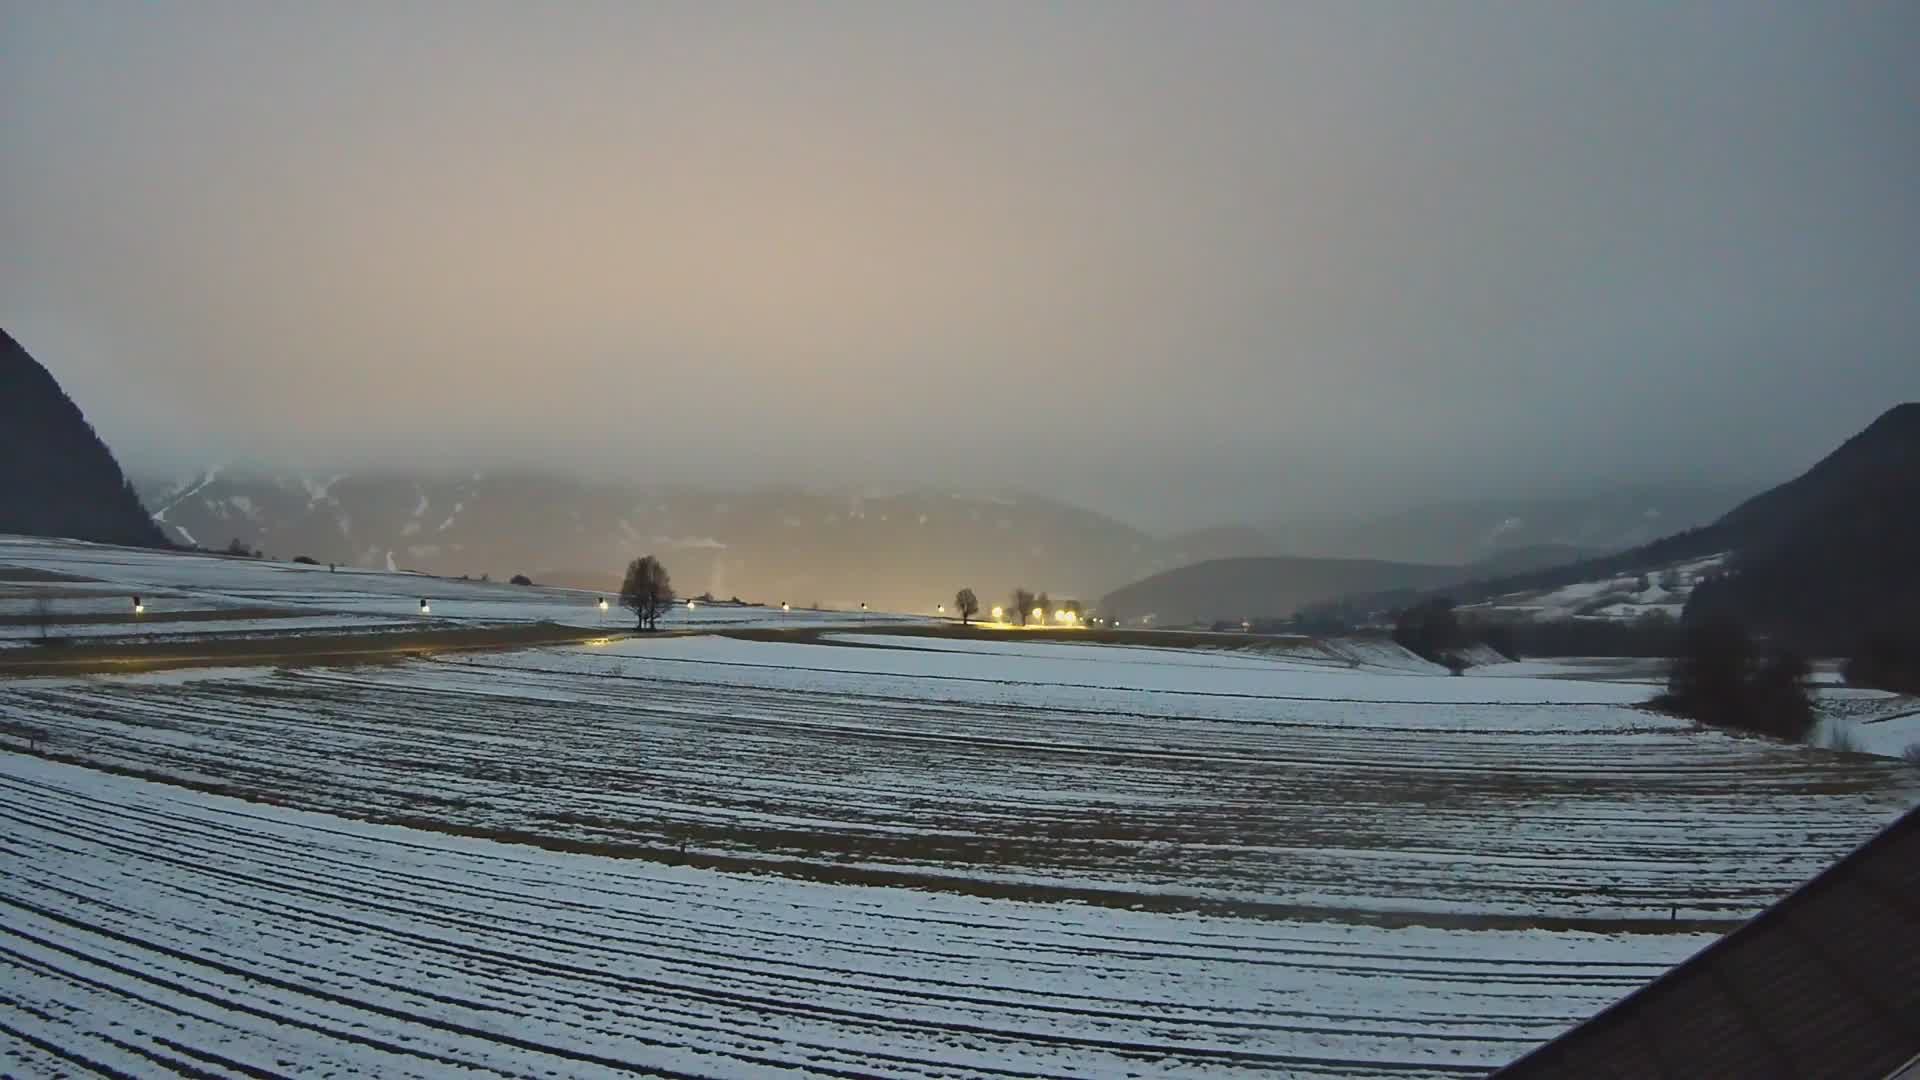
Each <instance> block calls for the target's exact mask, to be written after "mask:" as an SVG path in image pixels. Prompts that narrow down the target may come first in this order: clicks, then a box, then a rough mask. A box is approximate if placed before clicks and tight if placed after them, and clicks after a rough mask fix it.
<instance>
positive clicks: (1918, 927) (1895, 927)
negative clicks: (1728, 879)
mask: <svg viewBox="0 0 1920 1080" xmlns="http://www.w3.org/2000/svg"><path fill="white" fill-rule="evenodd" d="M1896 1074H1898V1075H1902V1076H1905V1075H1914V1076H1920V807H1916V808H1915V809H1913V810H1910V811H1909V812H1908V813H1907V814H1906V815H1905V816H1903V817H1901V818H1900V819H1899V820H1898V821H1895V822H1894V823H1893V824H1891V825H1889V826H1887V827H1886V828H1885V829H1883V830H1882V831H1881V832H1880V833H1879V835H1877V836H1875V837H1874V838H1873V839H1871V840H1869V841H1867V842H1866V843H1865V844H1862V845H1861V846H1860V847H1859V848H1858V849H1856V850H1855V851H1853V852H1852V853H1851V854H1849V855H1847V856H1846V857H1845V858H1842V859H1841V860H1840V861H1839V862H1837V863H1835V864H1833V865H1832V866H1831V867H1828V868H1827V870H1826V871H1825V872H1823V873H1821V874H1820V875H1819V876H1818V877H1815V878H1814V879H1813V880H1812V881H1809V882H1807V883H1806V884H1805V885H1802V886H1801V887H1800V888H1799V889H1797V890H1795V891H1794V892H1793V893H1792V894H1790V895H1788V896H1787V897H1786V898H1785V899H1783V900H1781V901H1780V902H1779V903H1777V904H1774V905H1773V906H1772V907H1770V908H1768V909H1767V910H1765V911H1763V912H1761V913H1760V914H1759V915H1757V916H1755V917H1754V918H1753V919H1752V920H1750V921H1749V922H1747V923H1746V924H1745V925H1743V926H1741V927H1740V928H1739V929H1737V930H1735V931H1733V932H1732V933H1730V934H1728V935H1727V936H1726V937H1724V938H1721V939H1720V940H1719V941H1716V942H1714V943H1713V944H1712V945H1709V946H1707V947H1706V948H1705V949H1702V950H1701V951H1700V952H1699V953H1697V954H1695V955H1694V956H1693V957H1692V958H1691V959H1689V960H1687V961H1686V962H1684V963H1682V964H1680V965H1679V966H1678V967H1675V968H1674V969H1673V970H1671V971H1669V972H1667V973H1666V974H1664V975H1662V976H1660V977H1659V978H1658V979H1655V980H1654V981H1652V982H1650V983H1648V984H1647V985H1645V986H1643V987H1641V988H1640V989H1638V990H1635V991H1634V992H1633V993H1631V994H1628V995H1627V996H1626V997H1624V998H1622V999H1621V1000H1619V1001H1617V1002H1615V1003H1614V1004H1612V1005H1610V1006H1608V1007H1607V1008H1606V1009H1604V1010H1602V1011H1601V1012H1599V1013H1597V1014H1596V1015H1594V1016H1593V1017H1592V1018H1591V1019H1589V1020H1587V1021H1586V1022H1585V1023H1583V1024H1581V1025H1579V1026H1578V1027H1575V1028H1573V1029H1572V1030H1571V1031H1568V1032H1566V1033H1565V1034H1563V1035H1561V1036H1560V1037H1559V1038H1557V1039H1554V1040H1553V1041H1551V1042H1549V1043H1546V1044H1545V1045H1543V1046H1541V1047H1539V1048H1537V1049H1535V1050H1534V1051H1533V1052H1531V1053H1529V1054H1527V1055H1526V1056H1525V1057H1522V1058H1520V1059H1519V1060H1518V1061H1515V1062H1514V1063H1513V1064H1511V1065H1508V1066H1507V1067H1506V1068H1504V1069H1501V1070H1500V1071H1498V1072H1497V1073H1495V1074H1494V1075H1495V1076H1496V1077H1499V1078H1502V1080H1523V1078H1527V1077H1536V1076H1539V1077H1546V1076H1551V1077H1589V1076H1591V1077H1619V1078H1624V1077H1636V1078H1637V1077H1668V1078H1673V1080H1680V1078H1690V1077H1706V1076H1716V1077H1717V1076H1729V1077H1731V1076H1737V1077H1743V1078H1763V1077H1804V1076H1819V1077H1830V1078H1834V1080H1849V1078H1855V1077H1858V1078H1862V1080H1866V1078H1872V1080H1886V1078H1889V1077H1893V1076H1895V1075H1896Z"/></svg>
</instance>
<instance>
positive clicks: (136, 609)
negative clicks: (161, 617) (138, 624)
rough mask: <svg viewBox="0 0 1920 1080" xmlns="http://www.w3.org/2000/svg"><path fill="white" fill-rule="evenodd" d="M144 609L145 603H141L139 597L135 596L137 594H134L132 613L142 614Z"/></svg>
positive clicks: (145, 608) (145, 607)
mask: <svg viewBox="0 0 1920 1080" xmlns="http://www.w3.org/2000/svg"><path fill="white" fill-rule="evenodd" d="M146 610H147V605H145V604H143V603H141V602H140V598H139V597H137V596H136V597H134V598H133V613H134V614H135V615H142V614H145V613H146Z"/></svg>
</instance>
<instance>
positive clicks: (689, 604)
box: [687, 600, 700, 611]
mask: <svg viewBox="0 0 1920 1080" xmlns="http://www.w3.org/2000/svg"><path fill="white" fill-rule="evenodd" d="M699 606H700V602H699V601H697V600H689V601H687V610H688V611H692V610H694V609H695V608H697V607H699Z"/></svg>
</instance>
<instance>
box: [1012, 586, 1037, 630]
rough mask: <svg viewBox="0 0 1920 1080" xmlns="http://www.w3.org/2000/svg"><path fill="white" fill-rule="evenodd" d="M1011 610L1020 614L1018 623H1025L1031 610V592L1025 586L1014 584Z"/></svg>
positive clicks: (1022, 624)
mask: <svg viewBox="0 0 1920 1080" xmlns="http://www.w3.org/2000/svg"><path fill="white" fill-rule="evenodd" d="M1013 610H1014V613H1015V614H1017V615H1019V616H1020V625H1021V626H1025V625H1027V615H1028V614H1029V613H1030V612H1032V611H1033V594H1032V593H1030V592H1028V591H1027V588H1026V586H1024V585H1020V586H1016V587H1015V588H1014V590H1013Z"/></svg>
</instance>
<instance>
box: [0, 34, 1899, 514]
mask: <svg viewBox="0 0 1920 1080" xmlns="http://www.w3.org/2000/svg"><path fill="white" fill-rule="evenodd" d="M1916 55H1920V5H1916V4H1912V3H1869V2H1836V3H1825V4H1807V3H1785V4H1773V3H1766V2H1762V0H1729V2H1724V3H1694V4H1687V3H1678V4H1675V3H1644V4H1643V3H1634V2H1629V0H1606V2H1593V3H1587V4H1579V5H1571V4H1558V3H1549V2H1526V3H1517V2H1516V3H1498V2H1493V0H1487V2H1476V3H1435V4H1403V3H1388V2H1380V3H1366V2H1359V0H1354V2H1348V0H1339V2H1327V3H1281V2H1271V3H1269V2H1260V3H1230V2H1207V3H1172V2H1169V3H1128V2H1119V0H1113V2H1109V0H1099V2H1087V3H1055V4H1032V3H1014V2H1008V3H994V2H980V3H964V4H962V3H952V4H933V3H923V2H909V3H880V2H875V3H870V4H868V3H803V2H793V3H748V2H741V3H732V4H716V5H705V4H642V3H627V2H619V3H589V2H584V0H582V2H575V3H563V4H539V5H533V4H512V3H489V2H483V0H448V2H443V3H435V2H428V0H415V2H409V3H403V4H384V3H375V2H372V0H343V2H341V3H327V4H321V3H309V4H302V5H295V4H255V3H251V2H232V3H222V2H214V0H204V2H194V3H168V2H153V3H142V4H134V3H90V4H53V3H43V2H39V0H0V326H4V327H5V328H6V329H7V330H9V331H10V332H11V333H13V334H14V336H15V337H16V338H18V339H19V340H20V341H21V342H22V343H23V344H24V345H25V346H26V347H27V348H28V350H29V351H31V352H32V353H33V354H34V355H35V356H36V357H37V358H38V359H40V360H41V361H42V362H43V363H45V364H46V365H47V366H48V367H49V368H50V369H51V370H52V371H53V372H54V374H55V375H56V376H57V377H58V378H59V379H60V380H61V381H62V383H63V384H64V385H65V386H66V388H67V389H68V391H69V393H71V394H72V395H73V396H74V397H75V399H76V400H77V401H78V402H79V403H80V405H81V406H82V408H83V409H85V410H86V412H87V413H88V415H89V417H90V419H92V420H93V422H94V423H95V425H96V427H98V428H99V429H100V430H101V432H102V433H103V435H104V436H105V437H106V438H107V440H108V441H109V443H110V444H111V445H113V447H114V448H115V450H116V451H117V452H118V454H119V455H120V457H121V458H122V462H123V464H125V465H127V466H128V467H129V468H130V469H132V470H136V471H140V470H155V469H163V468H165V469H177V468H184V467H191V466H194V465H198V464H204V463H209V462H213V461H224V460H242V461H253V462H260V463H273V464H293V465H309V466H315V467H319V466H335V465H349V466H356V467H358V466H370V465H384V466H394V467H423V468H464V467H467V466H469V465H474V464H486V465H488V466H497V465H506V464H519V465H537V466H543V467H554V468H564V469H568V470H582V471H586V472H591V473H595V474H600V475H608V476H620V477H628V478H639V479H644V480H651V481H657V482H661V483H673V484H711V485H718V486H727V487H753V486H759V485H766V484H801V485H807V486H814V487H821V488H843V487H844V488H856V489H868V490H885V489H899V488H911V487H921V486H950V487H966V488H972V489H993V488H1002V487H1019V488H1023V489H1027V490H1032V491H1036V492H1040V493H1043V494H1048V495H1052V496H1056V497H1061V498H1066V499H1069V500H1072V501H1076V502H1079V503H1082V504H1084V505H1088V506H1092V507H1095V508H1098V509H1101V510H1105V511H1108V512H1110V513H1115V514H1118V515H1120V516H1122V517H1124V518H1126V519H1128V520H1129V521H1132V522H1134V523H1137V524H1141V525H1144V526H1147V527H1160V528H1166V527H1174V526H1178V525H1183V524H1184V525H1197V524H1204V523H1207V522H1210V521H1215V520H1233V519H1249V518H1263V517H1272V516H1276V515H1288V514H1299V515H1308V514H1311V515H1318V516H1326V515H1333V514H1339V513H1345V512H1352V511H1359V510H1369V509H1387V508H1391V507H1395V506H1398V505H1401V504H1405V503H1407V502H1410V501H1432V500H1436V499H1442V498H1451V497H1479V496H1486V495H1496V494H1537V493H1546V492H1554V493H1561V494H1577V493H1581V492H1586V491H1592V490H1600V489H1610V488H1618V487H1623V486H1639V485H1680V486H1696V485H1709V484H1750V485H1752V486H1754V487H1756V488H1757V487H1759V486H1762V485H1764V484H1768V483H1772V482H1777V481H1778V480H1781V479H1785V478H1786V477H1787V476H1789V475H1792V474H1793V473H1795V472H1797V471H1799V470H1800V469H1802V468H1804V467H1805V466H1806V465H1808V464H1810V463H1811V462H1812V461H1813V460H1814V459H1816V458H1818V457H1819V456H1820V455H1822V454H1824V453H1825V452H1826V451H1827V450H1829V449H1831V448H1832V447H1833V446H1834V445H1836V444H1837V443H1838V442H1839V441H1840V440H1842V439H1844V438H1845V437H1846V436H1847V435H1849V434H1851V433H1852V432H1853V431H1856V430H1858V429H1859V428H1861V427H1863V426H1865V425H1866V424H1867V423H1868V422H1870V421H1871V420H1872V419H1873V418H1874V417H1875V416H1876V415H1878V414H1879V413H1880V412H1881V411H1883V410H1884V409H1885V408H1887V407H1889V406H1891V405H1893V404H1895V403H1896V402H1898V401H1901V400H1910V399H1914V398H1920V197H1917V196H1916V194H1915V191H1916V186H1915V185H1916V180H1915V177H1916V176H1920V64H1916V63H1913V62H1912V58H1913V57H1914V56H1916Z"/></svg>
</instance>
